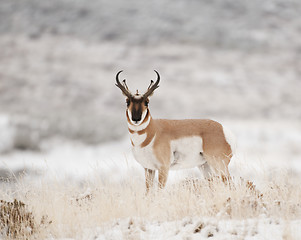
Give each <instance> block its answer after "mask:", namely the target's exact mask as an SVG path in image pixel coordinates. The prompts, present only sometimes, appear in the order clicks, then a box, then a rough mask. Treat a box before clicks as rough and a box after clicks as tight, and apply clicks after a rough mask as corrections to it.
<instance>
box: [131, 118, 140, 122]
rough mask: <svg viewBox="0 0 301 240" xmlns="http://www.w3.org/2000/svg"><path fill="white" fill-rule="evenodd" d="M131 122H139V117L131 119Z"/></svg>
mask: <svg viewBox="0 0 301 240" xmlns="http://www.w3.org/2000/svg"><path fill="white" fill-rule="evenodd" d="M132 120H133V122H139V121H141V117H139V118H138V117H133V118H132Z"/></svg>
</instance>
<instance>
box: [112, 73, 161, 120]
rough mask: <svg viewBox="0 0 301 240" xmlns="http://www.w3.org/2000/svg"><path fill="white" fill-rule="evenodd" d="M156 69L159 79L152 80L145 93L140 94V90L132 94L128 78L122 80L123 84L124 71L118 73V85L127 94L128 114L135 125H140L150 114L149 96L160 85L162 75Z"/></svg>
mask: <svg viewBox="0 0 301 240" xmlns="http://www.w3.org/2000/svg"><path fill="white" fill-rule="evenodd" d="M154 71H155V73H156V74H157V80H156V82H154V81H153V80H151V83H150V85H149V87H148V88H147V91H146V92H145V93H144V94H139V93H138V90H137V92H136V94H132V93H131V92H130V91H129V88H128V86H127V84H126V80H125V79H124V80H123V81H122V83H123V84H121V83H120V81H119V74H120V73H121V72H122V71H119V72H118V73H117V75H116V86H117V87H118V88H120V90H121V91H122V93H123V95H125V96H126V103H127V114H128V117H129V119H130V121H131V123H132V124H133V125H140V124H141V123H142V122H143V120H144V119H145V117H146V116H147V115H148V103H149V97H150V96H151V95H152V94H153V92H154V91H155V90H156V89H157V88H158V87H159V82H160V75H159V73H158V72H157V71H156V70H154Z"/></svg>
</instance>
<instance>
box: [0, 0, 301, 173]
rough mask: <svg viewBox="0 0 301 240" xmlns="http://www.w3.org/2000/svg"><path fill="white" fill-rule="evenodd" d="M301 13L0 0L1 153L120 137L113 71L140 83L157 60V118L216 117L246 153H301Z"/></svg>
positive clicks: (261, 7)
mask: <svg viewBox="0 0 301 240" xmlns="http://www.w3.org/2000/svg"><path fill="white" fill-rule="evenodd" d="M300 13H301V2H300V1H298V0H274V1H272V0H271V1H261V0H253V1H240V0H210V1H208V0H188V1H184V0H177V1H172V0H162V1H146V0H130V1H121V0H115V1H105V0H89V1H84V0H51V1H41V0H0V49H1V51H0V154H2V159H10V156H11V155H12V154H13V153H14V152H18V153H19V154H20V155H19V156H23V155H24V154H25V153H26V152H28V151H30V152H40V151H42V150H43V146H44V147H45V146H50V142H51V141H52V140H53V139H60V141H63V142H65V143H66V142H80V143H82V144H84V145H90V146H92V147H93V146H95V147H96V146H100V145H103V144H107V142H112V141H115V143H116V144H117V143H119V141H123V140H120V139H125V138H126V136H127V126H126V119H125V99H124V97H123V96H122V94H121V92H120V90H119V89H118V88H116V87H115V85H114V82H115V75H116V73H117V72H118V71H119V70H121V69H122V70H124V72H123V73H122V78H126V79H127V82H128V85H129V87H130V88H131V89H132V91H136V89H139V90H140V91H144V90H145V89H146V88H147V86H148V85H149V83H150V80H151V79H153V78H155V73H154V72H153V70H154V69H156V70H158V71H159V73H160V74H161V79H162V80H161V84H160V88H159V89H157V90H156V92H155V94H154V96H153V97H152V98H151V101H150V108H151V113H152V115H153V117H154V118H213V119H215V120H218V121H221V122H226V123H227V124H228V125H229V126H230V128H232V130H233V131H234V133H235V134H236V135H237V138H238V145H240V146H241V147H242V148H243V149H244V151H245V153H246V154H247V155H248V156H249V157H250V158H252V157H254V156H255V155H256V157H259V158H260V159H262V158H265V157H266V158H270V159H271V161H273V159H274V158H275V156H277V157H278V158H279V159H280V158H281V159H282V160H283V161H284V162H285V161H292V159H294V161H295V162H300V161H301V160H300V156H301V149H300V148H301V147H300V145H301V144H300V143H301V122H300V118H301V107H300V103H301V78H300V75H301V60H300V57H301V40H300V39H301V18H300ZM127 140H128V139H127ZM127 143H128V146H130V144H129V140H128V141H127ZM54 147H55V146H54ZM46 148H47V147H46ZM24 150H25V151H26V152H24ZM110 151H111V150H110ZM280 153H281V154H280ZM250 154H251V155H250ZM254 154H255V155H254ZM257 154H258V155H257ZM279 154H280V155H279ZM283 156H285V159H284V158H283ZM299 160H300V161H299ZM9 161H13V160H9ZM6 167H7V166H6Z"/></svg>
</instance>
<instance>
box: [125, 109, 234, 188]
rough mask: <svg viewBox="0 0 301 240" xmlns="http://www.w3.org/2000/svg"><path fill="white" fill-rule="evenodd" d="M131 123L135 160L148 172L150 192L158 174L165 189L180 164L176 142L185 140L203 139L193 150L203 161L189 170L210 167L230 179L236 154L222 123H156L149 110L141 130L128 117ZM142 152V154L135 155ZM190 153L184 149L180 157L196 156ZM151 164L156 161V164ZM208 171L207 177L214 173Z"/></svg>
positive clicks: (209, 121)
mask: <svg viewBox="0 0 301 240" xmlns="http://www.w3.org/2000/svg"><path fill="white" fill-rule="evenodd" d="M127 119H128V126H129V132H130V136H131V142H132V146H133V152H134V156H135V158H136V160H137V161H138V162H139V163H140V164H141V165H142V166H143V167H144V168H145V171H146V182H147V188H149V187H150V185H152V182H153V178H154V175H155V171H156V170H158V171H159V184H160V186H162V187H163V186H165V184H166V180H167V176H168V171H169V170H170V169H172V168H173V164H175V165H176V164H177V163H176V162H175V159H174V153H175V151H176V149H172V147H173V146H172V142H174V141H175V140H181V139H193V137H199V139H200V144H201V146H200V147H199V148H197V149H193V150H194V151H195V155H196V154H199V155H200V159H199V161H194V162H193V163H192V164H194V163H195V165H191V163H190V165H189V166H190V167H200V168H201V167H202V166H203V167H205V168H208V166H209V167H210V169H211V173H214V174H223V175H229V171H228V165H229V163H230V159H231V157H232V150H231V146H230V144H229V143H228V142H227V140H226V137H225V134H224V130H223V127H222V125H221V124H219V123H218V122H215V121H213V120H208V119H189V120H188V119H187V120H167V119H152V117H151V115H150V113H149V110H148V112H147V114H146V116H145V119H144V121H143V122H142V123H141V124H140V125H139V126H135V125H133V124H132V122H131V121H130V119H129V116H128V113H127ZM143 125H145V126H143ZM141 126H143V127H141ZM139 136H144V138H140V139H139V140H140V141H139V140H138V141H135V139H138V138H139ZM196 140H198V138H196ZM148 148H149V150H148V152H146V151H145V149H148ZM139 151H140V152H141V153H142V154H139V153H138V154H135V153H137V152H139ZM190 151H191V149H190V148H189V147H188V148H187V149H184V150H183V149H182V152H180V153H179V154H181V155H183V154H193V153H191V152H190ZM195 155H194V156H195ZM144 158H147V159H144ZM179 158H181V156H180V157H179ZM141 159H142V160H141ZM202 159H203V160H202ZM149 161H152V162H153V164H151V163H149ZM179 161H181V159H179ZM181 164H182V165H183V168H185V163H183V162H181ZM179 169H181V168H179ZM206 171H207V173H205V175H206V174H208V171H210V170H209V169H207V170H206ZM206 176H208V175H206Z"/></svg>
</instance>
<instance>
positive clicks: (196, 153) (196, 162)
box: [170, 137, 206, 170]
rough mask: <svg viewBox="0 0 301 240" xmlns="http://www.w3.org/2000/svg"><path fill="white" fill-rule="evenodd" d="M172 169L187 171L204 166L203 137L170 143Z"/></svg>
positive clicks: (182, 139) (187, 138)
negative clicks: (186, 169)
mask: <svg viewBox="0 0 301 240" xmlns="http://www.w3.org/2000/svg"><path fill="white" fill-rule="evenodd" d="M170 147H171V162H170V169H171V170H176V169H185V168H193V167H196V166H200V165H203V164H204V163H205V162H206V161H205V160H204V159H203V155H202V153H203V140H202V138H201V137H186V138H181V139H177V140H173V141H171V143H170Z"/></svg>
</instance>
